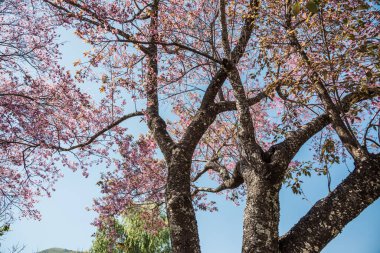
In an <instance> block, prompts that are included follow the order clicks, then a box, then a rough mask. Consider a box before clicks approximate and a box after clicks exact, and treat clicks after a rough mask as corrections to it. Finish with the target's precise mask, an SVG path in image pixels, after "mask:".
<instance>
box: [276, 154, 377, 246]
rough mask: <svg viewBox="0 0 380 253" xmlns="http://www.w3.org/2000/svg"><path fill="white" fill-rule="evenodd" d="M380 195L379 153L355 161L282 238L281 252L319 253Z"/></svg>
mask: <svg viewBox="0 0 380 253" xmlns="http://www.w3.org/2000/svg"><path fill="white" fill-rule="evenodd" d="M379 197H380V156H379V155H377V156H371V159H369V160H366V161H360V162H356V163H355V170H354V171H353V172H352V173H351V174H350V175H349V176H348V177H347V178H346V179H345V180H344V181H343V182H342V183H341V184H340V185H338V186H337V187H336V189H335V190H334V191H333V192H331V193H330V194H329V195H328V196H327V197H326V198H324V199H321V200H319V201H318V202H317V203H316V204H315V205H314V206H313V208H311V209H310V211H309V212H308V213H307V214H306V215H305V216H304V217H303V218H302V219H301V220H300V221H299V222H298V223H297V224H296V225H295V226H294V227H293V228H292V229H291V230H290V231H289V232H288V233H287V234H285V235H284V236H283V237H282V238H281V241H280V248H281V252H286V253H288V252H289V253H290V252H292V253H293V252H294V253H296V252H320V251H321V250H322V249H323V248H324V247H325V246H326V245H327V244H328V243H329V242H330V241H331V240H332V239H334V238H335V237H336V236H337V235H338V234H339V233H340V232H341V231H342V229H343V228H344V226H345V225H347V223H349V222H350V221H352V220H353V219H355V218H356V217H357V216H358V215H359V214H360V213H361V212H362V211H363V210H364V209H365V208H366V207H368V206H369V205H370V204H372V203H373V202H374V201H375V200H376V199H378V198H379Z"/></svg>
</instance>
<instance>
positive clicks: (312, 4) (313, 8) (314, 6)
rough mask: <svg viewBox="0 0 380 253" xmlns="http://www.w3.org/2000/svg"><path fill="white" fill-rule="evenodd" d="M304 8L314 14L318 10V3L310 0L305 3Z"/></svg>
mask: <svg viewBox="0 0 380 253" xmlns="http://www.w3.org/2000/svg"><path fill="white" fill-rule="evenodd" d="M306 9H308V10H309V11H310V12H311V13H314V14H315V13H317V12H318V5H317V4H316V3H315V2H314V1H313V0H310V1H308V2H307V3H306Z"/></svg>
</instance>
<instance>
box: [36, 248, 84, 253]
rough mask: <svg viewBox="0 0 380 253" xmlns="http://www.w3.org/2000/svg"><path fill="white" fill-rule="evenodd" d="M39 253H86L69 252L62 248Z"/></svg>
mask: <svg viewBox="0 0 380 253" xmlns="http://www.w3.org/2000/svg"><path fill="white" fill-rule="evenodd" d="M37 253H84V252H83V251H75V250H68V249H62V248H50V249H45V250H43V251H39V252H37Z"/></svg>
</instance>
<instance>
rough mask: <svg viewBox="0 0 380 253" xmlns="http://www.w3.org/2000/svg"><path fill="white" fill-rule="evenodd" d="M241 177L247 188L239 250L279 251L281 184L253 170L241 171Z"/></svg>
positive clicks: (247, 251) (250, 252) (248, 251)
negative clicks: (241, 244)
mask: <svg viewBox="0 0 380 253" xmlns="http://www.w3.org/2000/svg"><path fill="white" fill-rule="evenodd" d="M247 174H248V175H247ZM243 177H244V181H245V184H246V187H247V189H246V192H247V200H246V207H245V210H244V225H243V249H242V252H243V253H253V252H255V253H260V252H265V253H269V252H279V246H278V238H279V236H278V225H279V217H280V205H279V191H280V187H281V184H279V183H273V182H272V181H270V180H268V179H267V178H265V177H263V176H259V175H257V174H255V172H253V171H252V172H250V173H243Z"/></svg>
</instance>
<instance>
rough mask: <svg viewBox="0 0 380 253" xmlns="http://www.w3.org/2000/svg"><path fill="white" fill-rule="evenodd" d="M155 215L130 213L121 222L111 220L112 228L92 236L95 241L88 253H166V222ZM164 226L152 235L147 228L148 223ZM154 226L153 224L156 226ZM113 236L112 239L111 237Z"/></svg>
mask: <svg viewBox="0 0 380 253" xmlns="http://www.w3.org/2000/svg"><path fill="white" fill-rule="evenodd" d="M152 215H157V213H156V212H154V211H153V210H149V209H145V208H142V209H140V210H130V211H128V213H126V214H125V215H123V216H121V218H120V219H114V220H113V222H112V224H113V227H103V228H101V229H99V230H98V231H97V232H96V234H95V240H94V242H93V245H92V247H91V249H90V253H103V252H112V253H121V252H128V253H169V252H171V251H170V240H169V230H168V228H167V223H166V222H167V221H166V218H165V217H164V216H163V215H160V216H159V217H152ZM152 218H153V219H158V220H159V221H160V222H164V223H165V225H164V226H160V227H159V228H158V229H156V230H155V231H152V230H151V228H152V227H151V226H149V225H148V224H149V222H152V221H150V219H152ZM155 223H156V222H155ZM111 234H113V235H111Z"/></svg>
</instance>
